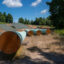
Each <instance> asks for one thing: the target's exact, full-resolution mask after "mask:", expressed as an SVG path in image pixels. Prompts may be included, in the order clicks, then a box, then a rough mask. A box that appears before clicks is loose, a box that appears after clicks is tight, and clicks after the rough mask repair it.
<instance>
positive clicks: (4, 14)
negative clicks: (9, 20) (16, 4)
mask: <svg viewBox="0 0 64 64" xmlns="http://www.w3.org/2000/svg"><path fill="white" fill-rule="evenodd" d="M3 16H4V17H5V22H6V17H7V15H6V12H4V13H3Z"/></svg>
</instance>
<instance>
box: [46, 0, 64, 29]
mask: <svg viewBox="0 0 64 64" xmlns="http://www.w3.org/2000/svg"><path fill="white" fill-rule="evenodd" d="M47 4H48V5H49V6H50V10H49V11H50V13H51V16H50V19H51V22H52V25H54V26H55V27H56V28H59V29H62V28H64V0H52V1H51V2H47Z"/></svg>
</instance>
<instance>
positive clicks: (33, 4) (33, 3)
mask: <svg viewBox="0 0 64 64" xmlns="http://www.w3.org/2000/svg"><path fill="white" fill-rule="evenodd" d="M41 1H42V0H36V1H35V2H32V4H31V6H34V7H35V6H37V5H38V4H39V3H41Z"/></svg>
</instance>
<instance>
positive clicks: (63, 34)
mask: <svg viewBox="0 0 64 64" xmlns="http://www.w3.org/2000/svg"><path fill="white" fill-rule="evenodd" d="M55 33H57V34H59V35H62V36H64V29H61V30H60V29H58V30H55Z"/></svg>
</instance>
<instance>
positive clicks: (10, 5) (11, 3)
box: [3, 0, 23, 7]
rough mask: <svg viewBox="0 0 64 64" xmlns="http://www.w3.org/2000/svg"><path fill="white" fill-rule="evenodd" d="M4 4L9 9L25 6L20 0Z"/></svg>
mask: <svg viewBox="0 0 64 64" xmlns="http://www.w3.org/2000/svg"><path fill="white" fill-rule="evenodd" d="M3 4H5V5H6V6H8V7H22V6H23V4H22V3H21V1H20V0H4V1H3Z"/></svg>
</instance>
